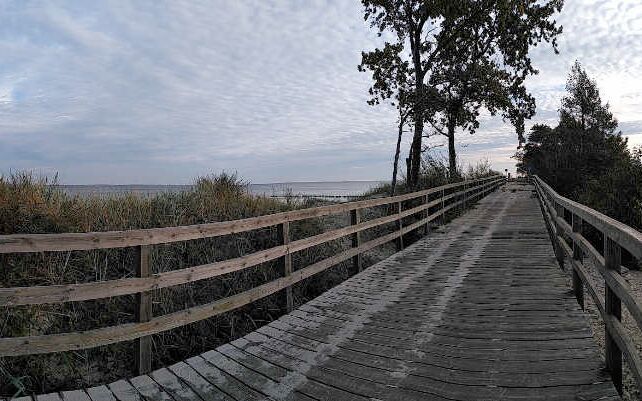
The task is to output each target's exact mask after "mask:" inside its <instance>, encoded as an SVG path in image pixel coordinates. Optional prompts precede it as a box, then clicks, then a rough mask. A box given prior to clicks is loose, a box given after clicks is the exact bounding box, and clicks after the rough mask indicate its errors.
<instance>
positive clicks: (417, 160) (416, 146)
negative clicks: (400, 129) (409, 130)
mask: <svg viewBox="0 0 642 401" xmlns="http://www.w3.org/2000/svg"><path fill="white" fill-rule="evenodd" d="M417 114H419V113H417ZM423 131H424V123H423V113H421V114H419V119H418V120H415V132H414V134H413V136H412V145H411V146H410V176H409V177H408V185H409V186H410V187H411V188H416V187H417V184H418V183H419V166H420V164H421V135H422V133H423Z"/></svg>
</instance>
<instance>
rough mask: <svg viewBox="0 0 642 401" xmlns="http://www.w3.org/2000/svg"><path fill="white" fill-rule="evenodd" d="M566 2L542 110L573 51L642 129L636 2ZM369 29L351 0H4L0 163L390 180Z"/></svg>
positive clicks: (109, 176)
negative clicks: (371, 102)
mask: <svg viewBox="0 0 642 401" xmlns="http://www.w3.org/2000/svg"><path fill="white" fill-rule="evenodd" d="M567 3H569V4H568V5H567V7H566V9H565V10H564V14H563V15H562V16H561V17H560V21H561V22H562V24H563V25H564V30H565V33H564V38H563V39H562V41H561V43H560V50H561V52H562V54H561V55H559V56H553V55H552V52H551V51H550V49H547V48H546V49H545V48H542V49H537V50H536V51H535V53H534V62H535V64H536V66H538V67H539V69H540V71H541V73H540V75H539V76H538V77H536V78H535V79H533V80H531V81H530V82H529V87H530V89H531V90H532V91H533V92H534V93H535V95H536V97H537V101H538V107H539V109H538V115H537V116H536V118H535V121H551V120H554V119H555V116H556V110H557V107H558V105H559V99H560V96H561V95H562V92H563V88H564V82H565V79H566V74H567V72H568V69H569V67H570V65H571V64H572V62H573V61H574V60H575V59H579V60H580V61H581V62H582V63H583V64H584V65H585V67H586V68H587V70H588V71H589V73H591V74H592V75H593V76H595V77H596V78H597V80H598V82H599V84H600V89H601V90H602V94H603V98H604V99H605V100H608V101H610V103H611V105H612V107H613V109H614V111H615V113H616V115H617V117H618V118H619V119H620V121H621V122H622V124H621V125H622V129H623V131H624V132H625V133H627V134H635V133H642V120H641V119H640V118H639V117H638V114H637V111H638V110H640V106H641V103H642V84H640V82H639V79H637V77H639V76H640V73H641V72H642V40H640V39H641V37H642V26H641V22H640V21H642V7H641V6H639V5H636V4H635V3H634V2H625V1H624V0H618V1H615V0H609V1H584V2H578V1H572V2H571V1H569V2H567ZM580 3H582V4H580ZM376 43H377V38H376V35H375V34H374V33H373V32H371V31H370V30H369V28H368V27H367V25H366V24H365V23H364V22H363V18H362V10H361V6H360V4H359V2H357V1H341V0H335V1H306V2H299V1H294V0H292V1H283V2H263V1H246V2H238V1H223V0H221V1H201V2H198V1H189V2H156V1H151V0H147V1H143V0H141V1H137V2H128V1H120V0H110V1H105V2H86V1H80V0H78V1H62V2H58V1H57V2H49V1H45V0H43V1H17V0H16V1H5V2H2V3H1V4H0V54H2V55H3V63H2V65H0V171H7V170H9V169H22V168H38V169H43V170H45V171H52V170H56V171H60V173H61V176H62V179H63V180H64V181H66V182H72V183H93V182H104V183H130V182H131V183H135V182H147V183H179V182H187V181H189V180H190V179H191V177H193V176H195V175H198V174H204V173H208V172H213V171H220V170H223V169H227V170H238V171H239V173H241V174H242V175H244V176H246V177H248V178H250V179H252V180H253V181H255V182H261V181H280V180H314V179H378V178H385V177H387V176H388V175H389V169H390V163H391V159H392V150H393V149H394V142H395V132H396V129H395V113H394V111H393V110H390V109H387V108H386V107H378V108H373V107H370V106H368V105H366V103H365V101H366V99H367V95H366V91H367V88H368V86H369V77H368V76H367V75H366V74H361V73H359V72H358V71H357V69H356V65H357V64H358V63H359V61H360V52H361V50H364V49H369V48H372V47H374V46H375V45H376ZM460 143H461V144H463V145H465V146H463V147H461V148H460V154H461V156H462V159H463V160H474V159H476V158H480V157H487V158H489V159H490V160H491V161H492V162H493V163H494V164H496V167H497V168H504V166H509V165H510V164H512V160H511V159H509V156H510V155H511V154H512V153H513V152H514V148H515V146H516V136H515V134H514V132H513V131H512V129H511V128H510V126H508V125H506V124H505V123H503V122H502V121H501V120H499V119H488V120H486V121H484V123H483V125H482V128H481V129H480V131H479V132H478V133H477V134H476V135H474V136H469V135H465V134H462V135H461V136H460ZM404 144H405V145H406V146H407V141H405V142H404Z"/></svg>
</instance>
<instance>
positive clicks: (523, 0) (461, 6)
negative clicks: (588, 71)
mask: <svg viewBox="0 0 642 401" xmlns="http://www.w3.org/2000/svg"><path fill="white" fill-rule="evenodd" d="M362 3H363V5H364V8H365V19H366V20H367V21H370V24H371V26H372V27H374V28H376V29H377V30H378V32H379V34H380V35H381V34H383V33H384V32H391V33H393V34H394V35H395V36H396V39H397V41H396V43H394V44H389V43H387V44H386V46H388V47H389V49H391V50H394V51H397V52H398V53H397V54H398V55H397V57H398V58H399V59H400V60H406V61H407V62H408V68H407V73H408V74H409V77H407V78H406V82H412V84H413V93H414V96H413V97H412V101H413V107H412V110H413V112H412V117H413V123H414V131H413V141H412V145H411V148H410V155H409V158H410V174H409V177H408V179H409V183H410V184H411V185H415V184H416V183H417V179H418V174H419V164H420V157H421V148H422V143H421V142H422V137H423V128H424V123H425V122H426V121H428V122H430V123H431V125H433V126H435V127H436V126H441V128H444V129H443V132H445V133H446V134H447V136H448V137H449V148H450V150H451V155H452V157H451V159H452V160H451V161H450V165H451V168H453V170H454V165H455V164H456V161H455V156H454V132H455V128H456V127H458V126H460V127H464V128H466V129H468V130H469V131H470V130H472V132H474V129H476V128H477V126H478V122H477V117H478V116H479V109H480V108H481V107H482V106H483V107H486V108H487V109H488V110H489V111H490V112H491V113H493V112H497V111H498V110H501V111H502V112H503V113H504V115H505V116H506V117H508V118H509V119H511V121H513V123H514V124H515V125H516V126H517V127H518V129H517V130H518V134H519V135H520V139H521V137H522V134H523V119H524V118H527V117H530V115H532V113H533V109H534V101H533V99H532V97H531V96H530V95H528V94H527V93H526V91H525V89H524V87H523V82H524V79H525V78H526V76H528V75H530V74H534V73H536V70H535V69H534V68H533V67H532V65H531V60H530V58H529V57H528V52H529V49H530V48H531V47H532V46H533V45H536V44H537V43H539V42H541V41H547V42H549V41H550V42H552V44H553V46H554V47H555V37H556V36H557V35H558V34H559V33H560V32H561V28H560V27H557V25H556V23H555V21H554V20H551V17H552V16H553V15H554V13H555V12H556V11H559V10H560V9H561V7H562V4H563V0H549V1H533V0H481V1H476V0H455V1H448V0H362ZM404 50H406V51H408V54H404V53H403V52H404ZM377 51H379V49H376V50H374V52H369V53H365V52H364V53H363V56H362V63H361V66H360V69H361V70H365V69H370V70H372V71H375V70H376V69H377V68H384V69H385V68H386V67H382V66H380V65H377V64H376V62H375V63H373V62H374V61H375V60H374V59H373V58H371V57H370V55H371V54H372V53H376V52H377ZM378 61H381V62H386V61H389V60H386V59H379V60H378ZM388 84H390V85H393V83H392V82H388ZM437 113H441V116H435V115H436V114H437Z"/></svg>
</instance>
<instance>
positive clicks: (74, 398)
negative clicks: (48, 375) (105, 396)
mask: <svg viewBox="0 0 642 401" xmlns="http://www.w3.org/2000/svg"><path fill="white" fill-rule="evenodd" d="M61 396H62V399H63V400H64V401H92V400H91V398H89V395H87V393H86V392H85V391H84V390H74V391H63V392H62V393H61Z"/></svg>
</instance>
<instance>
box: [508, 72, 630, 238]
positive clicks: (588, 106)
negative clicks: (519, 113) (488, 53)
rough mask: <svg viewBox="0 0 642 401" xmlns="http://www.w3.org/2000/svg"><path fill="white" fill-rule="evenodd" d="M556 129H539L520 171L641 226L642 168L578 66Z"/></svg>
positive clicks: (526, 149)
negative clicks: (641, 183)
mask: <svg viewBox="0 0 642 401" xmlns="http://www.w3.org/2000/svg"><path fill="white" fill-rule="evenodd" d="M566 91H567V93H566V95H565V96H564V97H563V98H562V102H561V107H560V110H559V123H558V125H557V126H556V127H555V128H551V127H548V126H544V125H536V126H534V127H533V128H532V130H531V132H530V134H529V136H528V142H527V143H526V145H525V146H524V149H523V151H522V152H521V154H520V155H518V158H519V163H518V169H519V170H521V171H524V172H527V173H529V174H537V175H539V176H540V177H541V178H542V179H544V180H545V181H546V182H548V183H550V184H551V185H552V186H553V187H554V188H555V189H556V190H557V191H558V192H560V193H561V194H563V195H565V196H570V197H572V198H574V199H575V200H577V201H579V202H582V203H585V204H587V205H588V206H590V207H593V208H596V209H598V210H600V211H602V212H603V213H606V214H607V215H609V216H611V217H613V218H616V219H618V220H620V221H623V222H625V223H627V224H632V225H635V226H638V227H640V226H642V204H641V200H642V186H641V185H639V182H640V181H641V180H642V163H641V160H640V154H639V153H638V151H634V152H631V151H629V149H628V146H627V141H626V139H625V138H623V137H622V135H621V133H620V132H618V131H617V120H616V119H615V118H614V117H613V114H612V113H611V111H610V109H609V105H608V103H606V104H605V103H603V102H602V99H601V97H600V93H599V90H598V87H597V83H596V82H595V81H594V80H592V79H591V78H590V77H589V76H588V75H587V73H586V71H584V69H583V68H582V66H581V65H580V63H578V62H576V63H575V64H574V65H573V67H572V69H571V72H570V74H569V77H568V80H567V82H566Z"/></svg>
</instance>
